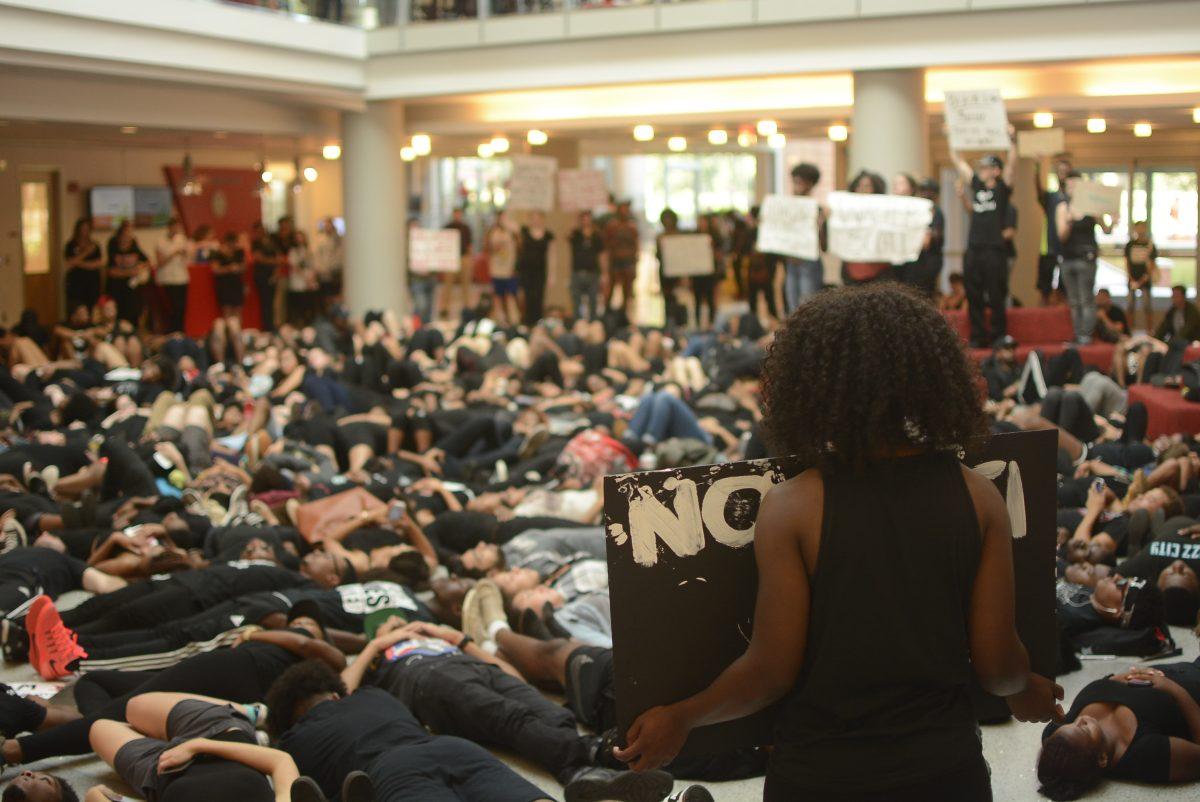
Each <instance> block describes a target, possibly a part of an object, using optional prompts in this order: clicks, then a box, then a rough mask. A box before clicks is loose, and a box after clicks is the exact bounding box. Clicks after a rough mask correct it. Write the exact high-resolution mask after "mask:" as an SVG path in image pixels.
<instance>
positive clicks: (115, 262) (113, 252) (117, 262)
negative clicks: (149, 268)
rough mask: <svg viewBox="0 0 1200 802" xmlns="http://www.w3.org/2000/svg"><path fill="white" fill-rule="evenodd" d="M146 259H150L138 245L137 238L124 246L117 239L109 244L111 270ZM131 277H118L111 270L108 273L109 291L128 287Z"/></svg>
mask: <svg viewBox="0 0 1200 802" xmlns="http://www.w3.org/2000/svg"><path fill="white" fill-rule="evenodd" d="M146 261H148V260H147V259H146V254H145V253H143V252H142V249H141V248H140V247H138V244H137V240H133V241H132V242H130V243H129V244H128V245H127V246H125V247H124V248H122V247H121V246H120V245H118V244H117V241H116V240H115V239H114V240H113V241H112V242H110V243H109V244H108V267H109V270H110V271H111V270H112V268H114V267H119V268H121V269H128V268H130V267H135V266H136V265H139V264H141V263H143V262H146ZM130 278H131V277H130V276H122V277H116V276H113V275H112V273H111V272H110V273H109V274H108V286H109V291H110V292H111V291H112V290H114V289H124V288H127V287H128V286H129V279H130Z"/></svg>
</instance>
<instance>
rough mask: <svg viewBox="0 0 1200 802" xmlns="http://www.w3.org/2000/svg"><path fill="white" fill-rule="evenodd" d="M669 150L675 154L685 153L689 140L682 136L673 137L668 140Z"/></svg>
mask: <svg viewBox="0 0 1200 802" xmlns="http://www.w3.org/2000/svg"><path fill="white" fill-rule="evenodd" d="M667 149H668V150H671V151H673V152H675V153H683V152H684V151H685V150H687V138H686V137H682V136H673V137H671V138H670V139H668V140H667Z"/></svg>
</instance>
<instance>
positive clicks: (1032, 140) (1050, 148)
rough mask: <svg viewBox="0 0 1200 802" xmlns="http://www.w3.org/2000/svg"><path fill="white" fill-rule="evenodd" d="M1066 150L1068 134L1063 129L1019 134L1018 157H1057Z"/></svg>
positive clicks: (1038, 130)
mask: <svg viewBox="0 0 1200 802" xmlns="http://www.w3.org/2000/svg"><path fill="white" fill-rule="evenodd" d="M1066 149H1067V145H1066V133H1065V132H1064V131H1063V129H1061V128H1046V129H1034V130H1032V131H1018V132H1017V155H1018V156H1022V157H1024V158H1029V159H1036V158H1037V157H1039V156H1056V155H1058V154H1059V153H1062V152H1063V151H1064V150H1066Z"/></svg>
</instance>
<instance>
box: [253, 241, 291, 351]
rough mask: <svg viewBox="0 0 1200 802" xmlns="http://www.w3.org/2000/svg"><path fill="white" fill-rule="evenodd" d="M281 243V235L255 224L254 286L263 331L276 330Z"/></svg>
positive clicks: (281, 264)
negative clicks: (276, 294) (276, 285)
mask: <svg viewBox="0 0 1200 802" xmlns="http://www.w3.org/2000/svg"><path fill="white" fill-rule="evenodd" d="M280 223H281V224H282V220H281V221H280ZM281 244H282V240H281V238H280V237H279V235H277V234H276V235H274V236H273V235H271V234H268V233H267V230H266V228H264V227H263V224H262V223H255V224H254V228H253V236H252V238H251V240H250V254H251V256H252V257H253V259H254V288H255V290H256V291H257V292H258V309H259V314H260V315H261V321H260V322H259V327H260V328H261V330H262V331H275V282H276V281H277V277H278V275H279V271H280V269H281V268H282V267H283V251H282V250H281V248H280V245H281Z"/></svg>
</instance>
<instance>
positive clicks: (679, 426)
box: [629, 391, 712, 445]
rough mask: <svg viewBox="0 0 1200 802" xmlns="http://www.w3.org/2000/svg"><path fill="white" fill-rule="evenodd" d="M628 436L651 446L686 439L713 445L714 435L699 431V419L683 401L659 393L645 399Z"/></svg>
mask: <svg viewBox="0 0 1200 802" xmlns="http://www.w3.org/2000/svg"><path fill="white" fill-rule="evenodd" d="M629 434H630V435H631V436H633V437H635V438H637V439H638V440H643V441H647V442H649V443H651V444H653V443H659V442H662V441H663V440H669V439H670V438H672V437H684V438H688V439H691V440H701V441H703V442H705V443H709V444H710V445H711V444H712V435H710V434H709V433H708V432H706V431H704V430H703V429H701V428H700V420H699V418H697V417H696V413H695V412H693V411H692V408H691V407H689V406H688V405H687V404H686V403H684V401H683V400H682V399H681V398H679V397H677V396H674V395H671V394H670V393H668V392H663V391H659V392H657V393H652V394H651V395H648V396H646V397H645V398H643V399H642V402H641V403H640V404H638V408H637V410H636V411H635V412H634V413H633V418H632V419H631V420H630V421H629Z"/></svg>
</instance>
